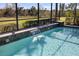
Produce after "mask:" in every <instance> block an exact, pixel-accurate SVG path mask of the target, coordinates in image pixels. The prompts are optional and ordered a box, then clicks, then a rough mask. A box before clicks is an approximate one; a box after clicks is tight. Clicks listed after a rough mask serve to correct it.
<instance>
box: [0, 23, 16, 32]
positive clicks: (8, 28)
mask: <svg viewBox="0 0 79 59" xmlns="http://www.w3.org/2000/svg"><path fill="white" fill-rule="evenodd" d="M16 29H17V28H16V24H14V23H10V24H5V25H0V33H3V32H9V31H15V30H16Z"/></svg>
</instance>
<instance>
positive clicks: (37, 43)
mask: <svg viewBox="0 0 79 59" xmlns="http://www.w3.org/2000/svg"><path fill="white" fill-rule="evenodd" d="M72 55H77V56H78V55H79V29H77V28H69V27H57V28H53V29H51V30H48V31H45V32H42V33H39V34H37V35H34V36H30V37H26V38H23V39H21V40H18V41H15V42H12V43H9V44H6V45H3V46H0V56H72Z"/></svg>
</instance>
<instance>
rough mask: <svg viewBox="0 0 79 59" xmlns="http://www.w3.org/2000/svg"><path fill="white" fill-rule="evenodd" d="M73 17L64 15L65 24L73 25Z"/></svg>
mask: <svg viewBox="0 0 79 59" xmlns="http://www.w3.org/2000/svg"><path fill="white" fill-rule="evenodd" d="M73 24H74V22H73V17H66V20H65V25H73Z"/></svg>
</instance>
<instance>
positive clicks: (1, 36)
mask: <svg viewBox="0 0 79 59" xmlns="http://www.w3.org/2000/svg"><path fill="white" fill-rule="evenodd" d="M57 24H58V23H53V24H49V25H43V26H37V27H33V28H28V29H23V30H19V31H15V32H9V33H4V34H0V38H3V37H6V36H11V35H13V33H14V34H19V33H23V32H27V31H31V30H35V29H38V28H44V27H48V26H52V25H57Z"/></svg>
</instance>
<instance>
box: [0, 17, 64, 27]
mask: <svg viewBox="0 0 79 59" xmlns="http://www.w3.org/2000/svg"><path fill="white" fill-rule="evenodd" d="M28 18H33V19H28ZM34 18H35V19H34ZM19 19H26V20H19V28H23V25H22V24H23V23H24V22H27V21H33V20H37V19H36V17H34V16H27V17H24V16H21V17H19ZM42 19H47V18H40V20H42ZM65 19H66V17H61V18H60V20H59V21H63V22H64V21H65ZM0 20H16V19H15V18H12V17H1V18H0ZM10 23H14V24H16V21H7V22H0V25H6V24H10Z"/></svg>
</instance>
